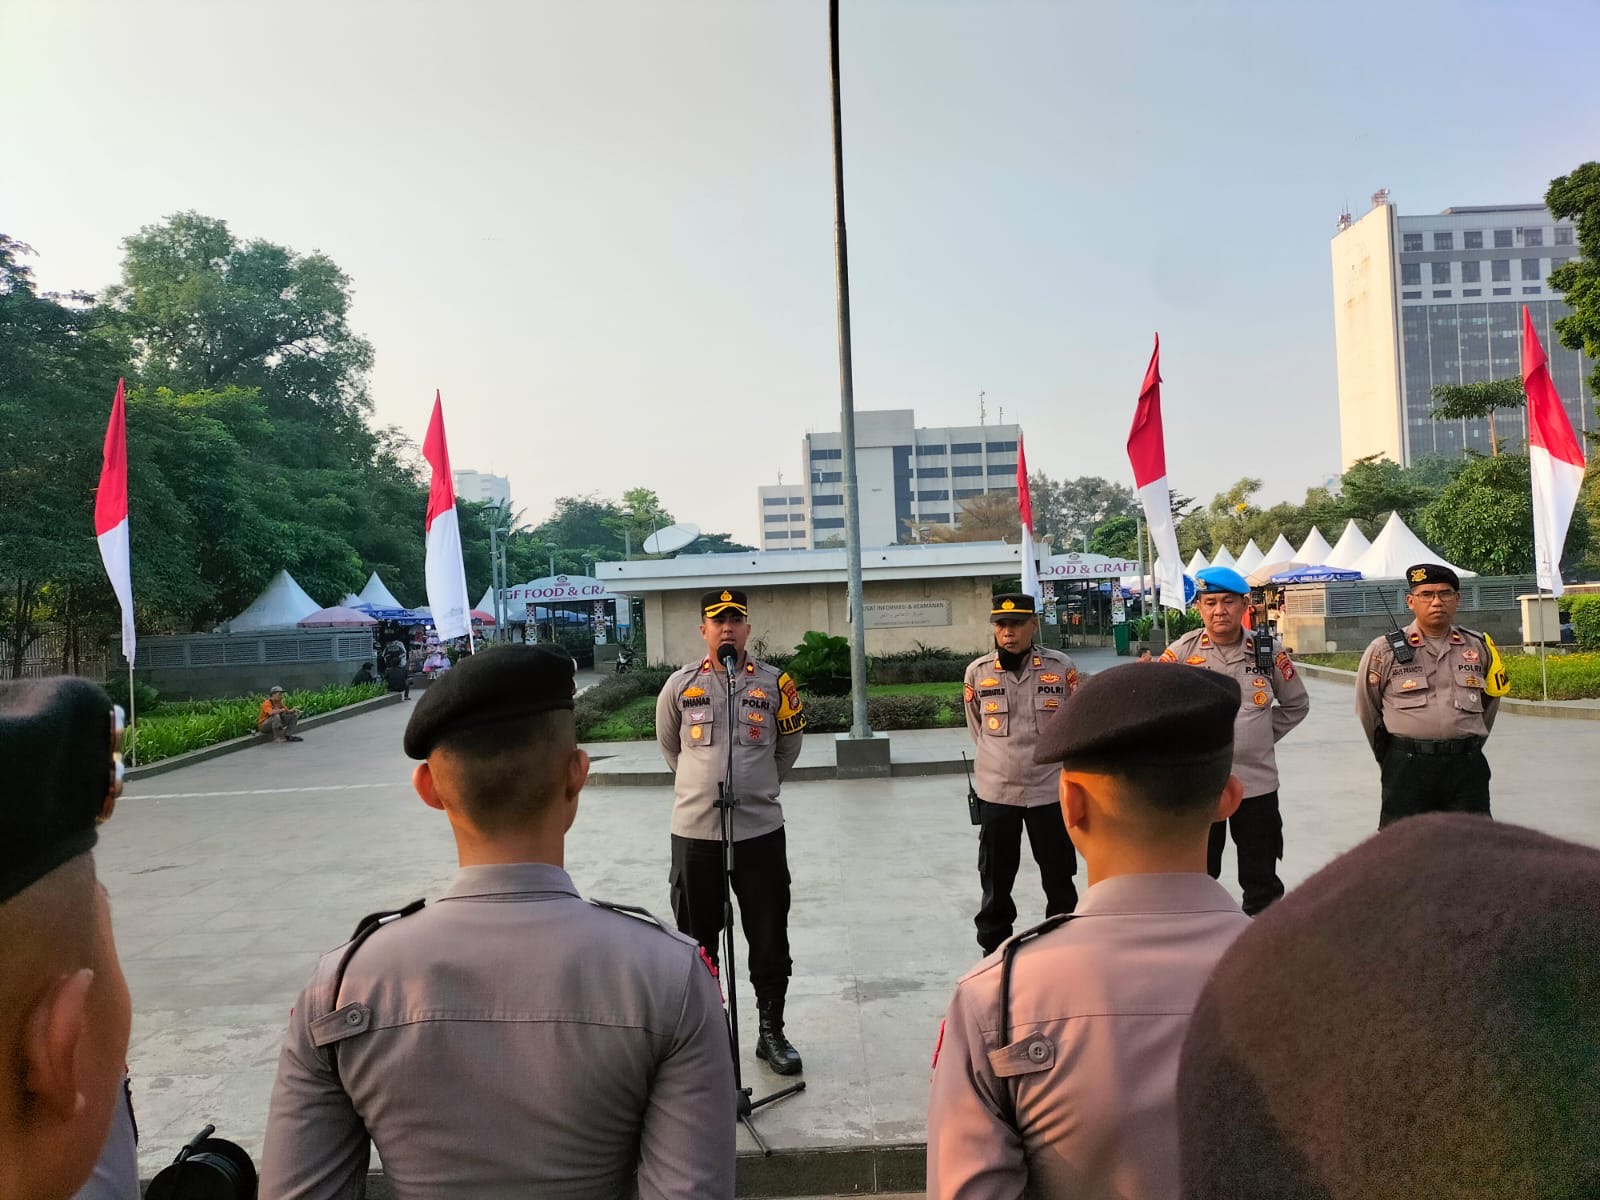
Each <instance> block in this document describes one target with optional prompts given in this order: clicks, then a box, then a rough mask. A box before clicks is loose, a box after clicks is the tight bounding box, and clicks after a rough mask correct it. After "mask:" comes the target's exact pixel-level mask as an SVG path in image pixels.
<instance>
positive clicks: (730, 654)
mask: <svg viewBox="0 0 1600 1200" xmlns="http://www.w3.org/2000/svg"><path fill="white" fill-rule="evenodd" d="M718 657H719V659H720V660H721V662H722V667H723V671H724V673H725V674H726V676H727V681H728V730H727V738H728V765H727V768H726V771H725V773H724V774H723V777H722V780H723V781H722V783H721V784H719V785H718V787H717V800H716V805H717V809H718V811H719V812H720V813H721V816H722V970H723V972H724V974H725V976H726V978H727V983H728V1041H729V1044H730V1046H731V1048H732V1050H733V1087H734V1091H735V1092H736V1093H737V1097H736V1100H735V1104H736V1107H737V1111H738V1114H739V1120H740V1121H742V1122H743V1123H744V1127H745V1128H746V1129H748V1130H749V1131H750V1136H751V1138H753V1139H754V1140H755V1143H756V1145H757V1146H759V1147H760V1148H761V1153H762V1154H763V1155H766V1156H770V1155H771V1154H772V1150H771V1149H770V1148H769V1147H768V1146H767V1143H766V1142H764V1141H763V1140H762V1139H761V1135H760V1134H759V1133H757V1132H756V1126H755V1122H754V1121H752V1120H751V1119H750V1118H751V1114H752V1113H754V1112H755V1110H756V1109H758V1108H761V1107H763V1106H764V1105H768V1104H771V1103H772V1102H773V1101H774V1100H782V1099H783V1098H784V1097H785V1096H793V1095H795V1094H796V1093H798V1092H803V1091H805V1090H806V1082H805V1080H803V1079H802V1080H801V1081H800V1082H799V1083H794V1084H790V1085H789V1086H788V1087H786V1088H779V1089H778V1090H777V1091H775V1092H773V1093H772V1094H771V1095H770V1096H763V1097H761V1099H759V1100H752V1099H751V1098H750V1092H751V1089H750V1088H747V1087H745V1086H744V1076H743V1070H744V1068H743V1066H742V1064H741V1063H740V1061H739V989H738V988H737V987H736V986H735V981H734V977H733V968H734V957H733V955H734V945H733V810H734V809H735V808H737V807H738V805H739V797H738V794H737V793H735V792H734V790H733V739H734V735H735V734H736V733H737V732H738V729H739V722H738V714H737V713H736V712H735V711H734V681H735V679H736V676H735V675H734V669H735V667H736V666H737V665H738V661H739V656H738V653H737V652H736V651H735V650H734V649H733V647H732V646H724V647H723V649H722V653H721V654H720V655H719V656H718Z"/></svg>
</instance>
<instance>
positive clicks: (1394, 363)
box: [1332, 191, 1595, 467]
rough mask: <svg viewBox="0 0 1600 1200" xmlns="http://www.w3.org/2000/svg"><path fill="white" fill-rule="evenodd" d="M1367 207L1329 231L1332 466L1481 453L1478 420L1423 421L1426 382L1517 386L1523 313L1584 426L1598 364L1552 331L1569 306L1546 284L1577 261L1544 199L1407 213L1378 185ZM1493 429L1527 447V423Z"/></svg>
mask: <svg viewBox="0 0 1600 1200" xmlns="http://www.w3.org/2000/svg"><path fill="white" fill-rule="evenodd" d="M1372 199H1373V207H1372V210H1371V211H1370V212H1368V213H1367V214H1366V215H1365V216H1364V217H1362V218H1361V219H1360V220H1352V219H1351V218H1350V216H1349V214H1345V215H1344V216H1343V217H1341V218H1340V221H1339V230H1338V232H1337V233H1336V234H1335V235H1334V237H1333V246H1332V256H1333V314H1334V340H1335V347H1336V352H1337V360H1338V371H1339V435H1340V452H1341V459H1342V462H1341V466H1344V467H1348V466H1349V465H1350V464H1351V463H1353V462H1354V461H1355V460H1356V459H1358V458H1363V457H1365V456H1367V455H1369V454H1383V455H1386V456H1387V457H1389V458H1390V459H1393V460H1394V461H1395V462H1398V463H1401V464H1402V465H1410V464H1411V463H1412V462H1413V461H1414V460H1416V459H1418V458H1421V457H1423V456H1425V455H1434V454H1437V455H1443V456H1446V457H1450V458H1456V457H1459V456H1461V455H1462V454H1463V453H1465V452H1466V451H1468V450H1475V451H1478V452H1480V453H1483V454H1487V453H1489V425H1488V422H1487V421H1485V420H1474V421H1439V420H1435V419H1434V418H1433V416H1432V415H1431V409H1432V407H1433V388H1434V387H1436V386H1438V385H1439V384H1443V383H1476V382H1478V381H1480V380H1487V379H1514V378H1521V375H1522V307H1523V305H1527V307H1528V311H1529V315H1530V316H1531V317H1532V318H1533V325H1534V328H1535V329H1536V330H1537V331H1538V333H1539V339H1540V341H1542V342H1543V343H1544V348H1545V353H1546V354H1547V355H1548V356H1549V360H1550V376H1551V378H1552V379H1553V380H1554V382H1555V385H1556V390H1557V391H1558V392H1559V393H1560V394H1561V399H1562V402H1563V403H1564V404H1565V405H1566V408H1567V415H1568V416H1569V417H1570V418H1571V419H1572V425H1573V428H1574V429H1578V430H1589V429H1593V428H1594V427H1595V416H1594V402H1595V397H1594V395H1593V392H1592V389H1591V388H1590V386H1589V380H1588V376H1589V374H1590V373H1591V372H1592V371H1593V370H1594V363H1593V362H1591V361H1590V360H1589V359H1587V358H1585V357H1584V356H1583V354H1581V353H1580V352H1578V351H1576V350H1568V349H1566V348H1565V347H1564V346H1562V345H1561V344H1560V342H1559V341H1558V340H1557V338H1556V336H1555V333H1554V331H1553V330H1552V328H1551V325H1552V323H1553V322H1554V321H1556V320H1558V319H1559V318H1561V317H1563V316H1565V315H1567V313H1568V312H1569V311H1570V310H1569V309H1568V307H1567V306H1566V304H1565V303H1563V302H1562V300H1561V298H1560V296H1559V295H1557V294H1555V293H1552V292H1551V290H1550V283H1549V276H1550V272H1551V271H1553V270H1555V268H1557V267H1559V266H1561V265H1562V264H1563V263H1566V262H1567V261H1568V260H1570V259H1572V258H1574V257H1576V256H1577V253H1578V250H1577V247H1576V244H1575V243H1576V238H1575V236H1574V234H1575V231H1574V227H1573V225H1572V223H1571V222H1569V221H1557V220H1556V219H1555V218H1554V217H1552V216H1551V215H1550V212H1549V211H1548V210H1547V209H1546V208H1545V207H1544V206H1543V205H1540V204H1510V205H1499V206H1491V207H1470V208H1447V209H1445V210H1444V211H1443V212H1441V213H1437V214H1435V215H1433V216H1417V217H1410V216H1401V215H1400V214H1399V212H1398V210H1397V209H1396V208H1395V206H1394V204H1393V203H1392V202H1391V201H1390V200H1389V194H1388V192H1387V191H1382V192H1378V193H1377V194H1375V195H1374V196H1373V198H1372ZM1495 434H1496V436H1497V437H1498V438H1499V439H1500V441H1501V447H1502V448H1506V447H1508V446H1509V447H1511V448H1513V449H1521V448H1523V447H1525V446H1526V444H1527V421H1526V417H1525V415H1524V414H1523V413H1521V412H1501V413H1498V414H1496V417H1495Z"/></svg>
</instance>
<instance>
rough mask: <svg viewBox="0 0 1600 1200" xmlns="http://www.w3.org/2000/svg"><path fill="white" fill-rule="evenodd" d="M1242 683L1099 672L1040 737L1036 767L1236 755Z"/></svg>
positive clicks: (1193, 674)
mask: <svg viewBox="0 0 1600 1200" xmlns="http://www.w3.org/2000/svg"><path fill="white" fill-rule="evenodd" d="M1238 715H1239V685H1238V683H1236V682H1235V681H1234V680H1233V679H1232V678H1230V677H1229V676H1227V675H1223V674H1220V673H1218V672H1216V671H1200V670H1193V669H1190V668H1187V667H1185V668H1183V669H1181V670H1180V669H1175V668H1173V667H1170V666H1166V665H1163V664H1160V663H1126V664H1124V665H1123V666H1120V667H1112V668H1111V669H1110V670H1109V671H1098V672H1096V673H1095V674H1093V675H1091V676H1089V678H1088V679H1086V680H1084V681H1083V683H1081V684H1080V685H1079V686H1078V690H1077V691H1075V692H1073V693H1072V695H1070V696H1068V697H1067V700H1066V703H1065V704H1063V705H1062V706H1061V707H1060V709H1059V710H1057V712H1056V715H1055V716H1054V717H1052V718H1051V719H1050V721H1049V722H1048V723H1047V724H1046V725H1045V727H1044V729H1043V730H1042V731H1041V732H1040V734H1039V742H1038V744H1037V745H1036V746H1035V747H1034V750H1033V761H1034V762H1036V763H1063V764H1070V763H1071V762H1073V761H1075V760H1076V761H1089V760H1093V761H1096V762H1107V761H1115V760H1116V759H1119V758H1124V757H1126V758H1129V759H1130V760H1131V759H1138V760H1140V761H1142V762H1149V763H1161V764H1171V765H1173V766H1180V765H1182V764H1184V763H1196V762H1202V761H1206V760H1209V759H1211V758H1214V757H1215V756H1216V755H1218V754H1221V753H1223V752H1224V751H1227V752H1231V751H1232V749H1233V723H1234V720H1235V718H1237V717H1238Z"/></svg>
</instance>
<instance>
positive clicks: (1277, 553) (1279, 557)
mask: <svg viewBox="0 0 1600 1200" xmlns="http://www.w3.org/2000/svg"><path fill="white" fill-rule="evenodd" d="M1261 561H1262V562H1264V563H1275V562H1305V559H1303V558H1300V559H1297V558H1295V556H1294V547H1293V546H1291V545H1290V544H1289V539H1288V538H1286V537H1284V536H1283V534H1281V533H1280V534H1279V535H1278V540H1277V541H1275V542H1273V543H1272V545H1271V546H1269V547H1268V548H1267V552H1266V553H1265V554H1263V555H1262V556H1261Z"/></svg>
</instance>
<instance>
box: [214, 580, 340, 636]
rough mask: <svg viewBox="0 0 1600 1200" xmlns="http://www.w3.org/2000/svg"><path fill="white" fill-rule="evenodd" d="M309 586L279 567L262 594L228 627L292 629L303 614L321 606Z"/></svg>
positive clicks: (237, 629) (239, 629)
mask: <svg viewBox="0 0 1600 1200" xmlns="http://www.w3.org/2000/svg"><path fill="white" fill-rule="evenodd" d="M321 607H322V605H320V604H318V603H317V602H316V601H315V600H313V599H312V598H311V597H310V596H308V595H306V593H305V589H304V588H302V587H301V586H300V585H299V584H298V583H296V582H295V581H294V577H293V576H292V575H290V574H289V572H287V571H279V572H278V573H277V574H276V575H274V576H273V577H272V581H271V582H270V583H268V584H267V586H266V587H264V588H263V589H262V590H261V594H260V595H259V596H257V597H256V598H255V599H254V600H252V601H251V602H250V607H249V608H247V609H245V610H244V611H243V612H242V613H240V614H239V615H238V616H237V617H235V618H234V619H233V620H231V621H229V622H228V628H229V630H231V631H232V632H234V633H248V632H250V631H251V630H255V629H292V628H293V627H294V626H295V624H296V623H297V622H299V621H300V620H301V618H303V617H309V616H310V615H311V614H312V613H314V612H316V611H317V610H318V609H320V608H321Z"/></svg>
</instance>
